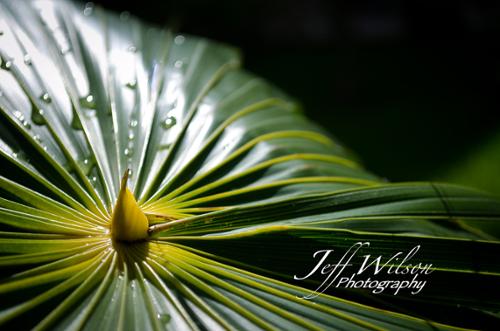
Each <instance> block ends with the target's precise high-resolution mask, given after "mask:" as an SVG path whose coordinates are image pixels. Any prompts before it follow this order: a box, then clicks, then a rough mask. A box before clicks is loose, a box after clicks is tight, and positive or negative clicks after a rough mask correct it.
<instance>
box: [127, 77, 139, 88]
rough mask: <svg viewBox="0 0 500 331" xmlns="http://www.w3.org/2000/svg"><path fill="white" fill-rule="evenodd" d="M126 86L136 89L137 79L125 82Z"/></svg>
mask: <svg viewBox="0 0 500 331" xmlns="http://www.w3.org/2000/svg"><path fill="white" fill-rule="evenodd" d="M125 86H126V87H128V88H130V89H135V88H136V87H137V80H135V79H132V80H130V81H128V82H127V83H126V84H125Z"/></svg>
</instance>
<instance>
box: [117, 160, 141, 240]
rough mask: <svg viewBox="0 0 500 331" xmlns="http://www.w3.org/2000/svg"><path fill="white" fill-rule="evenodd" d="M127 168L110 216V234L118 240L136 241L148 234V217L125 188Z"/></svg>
mask: <svg viewBox="0 0 500 331" xmlns="http://www.w3.org/2000/svg"><path fill="white" fill-rule="evenodd" d="M128 174H129V170H128V169H127V170H126V171H125V174H123V177H122V181H121V185H120V192H119V193H118V198H117V200H116V204H115V207H114V208H113V214H112V216H111V236H112V237H113V239H115V240H120V241H137V240H142V239H145V238H146V237H147V236H148V226H149V223H148V219H147V217H146V215H144V213H143V212H142V210H141V208H140V207H139V205H138V204H137V201H136V200H135V197H134V195H133V194H132V192H130V190H129V189H128V188H127V181H128Z"/></svg>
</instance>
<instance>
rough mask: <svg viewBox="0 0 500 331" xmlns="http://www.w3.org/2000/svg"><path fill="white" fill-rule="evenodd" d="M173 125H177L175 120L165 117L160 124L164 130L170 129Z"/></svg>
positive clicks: (172, 117) (171, 117)
mask: <svg viewBox="0 0 500 331" xmlns="http://www.w3.org/2000/svg"><path fill="white" fill-rule="evenodd" d="M175 124H177V120H176V119H175V117H174V116H167V118H165V120H163V122H162V123H161V126H162V128H164V129H170V128H171V127H173V126H174V125H175Z"/></svg>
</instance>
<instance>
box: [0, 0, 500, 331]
mask: <svg viewBox="0 0 500 331" xmlns="http://www.w3.org/2000/svg"><path fill="white" fill-rule="evenodd" d="M240 66H241V60H240V56H239V53H238V50H236V49H234V48H232V47H230V46H227V45H223V44H220V43H216V42H212V41H208V40H205V39H202V38H197V37H194V36H186V35H180V34H175V33H173V32H172V31H170V30H168V29H162V28H157V27H152V26H149V25H147V24H144V23H142V22H140V21H138V20H137V19H135V18H133V17H129V15H117V14H113V13H109V12H106V11H104V10H102V9H100V8H97V7H94V5H93V4H91V3H88V4H86V5H80V4H78V3H73V2H69V1H55V0H44V1H23V2H21V1H13V0H1V1H0V67H1V68H0V117H1V121H0V158H1V162H2V166H1V167H0V271H1V276H0V299H1V300H0V326H1V327H2V328H5V329H13V328H16V329H36V330H46V329H55V330H57V329H60V330H82V329H84V330H117V329H118V330H124V329H131V330H205V329H207V330H219V329H227V330H242V329H245V330H247V329H248V330H253V329H256V330H260V329H264V330H283V329H285V330H303V329H305V330H323V329H335V330H366V329H369V330H387V329H389V330H450V329H456V328H457V327H468V328H484V326H485V325H488V324H487V323H498V314H496V313H495V312H497V311H498V309H499V308H500V307H499V302H498V299H497V298H496V297H494V296H493V295H492V293H497V292H498V290H497V289H498V284H499V282H498V277H499V274H500V265H499V264H498V262H497V261H496V260H497V259H496V257H497V256H498V254H499V253H500V246H499V245H500V244H499V242H498V239H499V237H500V227H499V225H498V224H499V219H500V202H499V201H498V200H496V199H495V198H492V197H490V196H488V195H487V194H485V193H482V192H478V191H475V190H471V189H466V188H462V187H458V186H453V185H447V184H438V183H400V184H390V183H387V182H385V181H384V180H382V179H381V178H379V177H377V176H376V175H373V174H371V173H370V172H368V171H366V170H365V169H363V167H362V166H361V165H360V164H359V163H358V160H357V158H356V156H354V155H353V153H352V152H350V151H349V150H347V149H346V148H344V147H343V146H342V145H340V144H339V143H338V142H337V141H336V140H335V139H334V138H333V137H331V135H330V134H329V133H327V132H325V131H324V130H323V129H322V128H321V127H319V126H317V125H315V124H313V123H311V122H310V121H308V120H307V119H306V118H305V116H304V114H303V113H302V112H301V111H300V108H299V106H298V104H297V103H296V102H295V101H294V100H293V99H292V98H290V97H289V96H287V95H286V94H284V93H283V92H282V91H280V90H279V89H277V88H276V87H274V86H272V85H271V84H269V83H267V82H265V81H263V80H262V79H259V78H258V77H255V76H254V75H252V74H251V73H248V72H246V71H244V70H242V69H241V68H240ZM127 170H128V171H127ZM125 171H127V174H126V176H125V178H128V187H129V188H130V191H128V189H125V185H120V179H121V175H122V174H123V173H124V172H125ZM125 191H127V192H126V193H127V197H126V199H125V200H127V201H128V202H124V201H125V200H124V199H122V198H123V193H124V192H125ZM120 192H121V193H120ZM119 197H122V198H119ZM135 199H136V200H137V205H136V200H135ZM131 206H133V208H131V209H130V208H128V207H131ZM126 207H127V208H126ZM131 210H132V212H130V211H131ZM112 215H114V216H112ZM138 218H140V219H142V225H143V226H142V230H141V231H142V233H141V235H138V236H136V235H133V236H128V235H127V236H123V235H113V231H112V230H113V229H114V230H116V227H120V229H121V230H124V231H125V232H126V233H127V231H129V230H130V232H134V231H133V229H131V228H130V224H135V223H133V222H134V220H137V219H138ZM112 219H113V222H112ZM146 221H147V222H148V224H146V223H145V222H146ZM112 224H114V225H113V226H112ZM117 224H119V226H118V225H117ZM146 225H147V230H148V231H147V234H146ZM123 239H127V240H128V241H122V240H123ZM358 242H369V243H370V247H369V249H368V248H367V249H365V250H363V251H362V253H363V254H364V255H366V254H370V255H371V256H379V255H380V256H390V255H391V254H395V253H396V252H399V251H404V250H409V249H411V248H413V247H416V246H418V247H421V251H420V258H421V261H422V262H423V263H428V264H432V265H433V268H434V269H433V270H434V272H433V273H432V274H431V275H429V277H428V282H429V286H427V287H426V289H425V290H424V291H423V292H422V293H421V294H418V295H411V294H407V293H404V294H401V295H397V296H394V295H391V294H380V295H378V294H373V293H372V292H371V291H369V290H362V289H360V290H347V289H343V290H342V289H337V288H335V289H333V288H332V289H331V291H327V292H325V293H323V294H319V295H317V296H314V299H312V300H307V299H304V297H306V296H308V295H310V294H311V293H314V289H315V288H317V286H318V284H320V282H319V281H320V280H319V279H310V280H308V281H304V282H298V281H297V280H295V279H294V278H293V276H294V275H298V274H302V273H304V272H305V271H306V270H307V268H311V265H312V264H313V263H314V261H315V260H314V257H313V254H314V252H316V251H318V250H322V249H323V250H324V249H329V248H332V249H334V250H335V251H346V250H348V249H349V247H351V246H352V245H355V244H356V243H358ZM362 263H363V255H359V256H358V257H357V258H355V259H353V261H352V266H353V267H357V268H359V267H360V266H361V265H362ZM391 263H392V262H391ZM391 265H395V264H391ZM464 284H469V285H467V286H464ZM440 312H445V313H446V314H442V315H440V314H439V313H440Z"/></svg>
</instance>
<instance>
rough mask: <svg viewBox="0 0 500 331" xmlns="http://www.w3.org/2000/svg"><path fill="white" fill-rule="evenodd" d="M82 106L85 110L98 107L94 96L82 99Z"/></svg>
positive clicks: (90, 95)
mask: <svg viewBox="0 0 500 331" xmlns="http://www.w3.org/2000/svg"><path fill="white" fill-rule="evenodd" d="M80 105H81V106H82V107H84V108H90V109H94V108H95V107H96V105H95V99H94V96H93V95H92V94H89V95H87V96H86V97H83V98H80Z"/></svg>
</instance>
